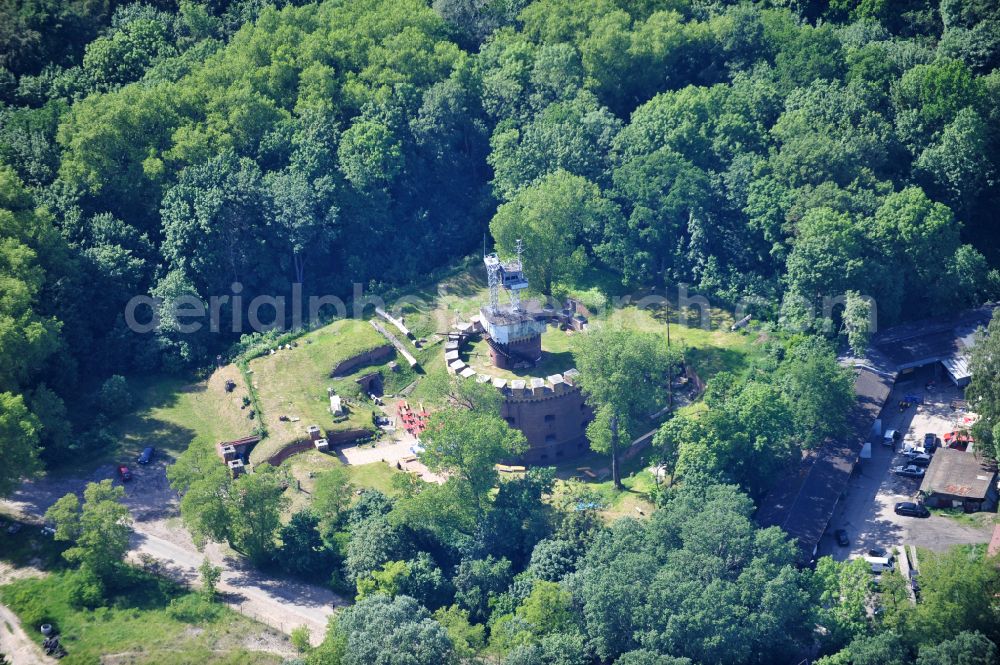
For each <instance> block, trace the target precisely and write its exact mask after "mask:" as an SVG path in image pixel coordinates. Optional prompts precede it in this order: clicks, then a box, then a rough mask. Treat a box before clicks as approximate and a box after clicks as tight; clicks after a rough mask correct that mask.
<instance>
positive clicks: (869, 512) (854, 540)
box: [818, 373, 992, 560]
mask: <svg viewBox="0 0 1000 665" xmlns="http://www.w3.org/2000/svg"><path fill="white" fill-rule="evenodd" d="M928 378H929V375H927V374H922V373H918V374H917V375H916V376H915V377H914V378H912V379H909V380H907V381H903V380H901V381H900V382H897V384H896V386H895V388H894V389H893V392H892V394H891V395H890V397H889V402H888V405H887V407H886V409H885V411H884V412H883V421H882V427H883V431H885V430H888V429H895V430H897V431H899V432H901V433H903V435H904V438H903V441H902V442H901V443H900V444H899V445H898V446H897V449H899V450H901V449H902V448H903V447H904V446H906V444H908V443H911V444H914V445H919V444H921V443H922V442H923V437H924V433H925V432H933V433H935V434H937V435H938V436H941V435H942V434H944V433H945V432H949V431H952V430H955V429H959V428H962V427H967V426H968V422H967V421H966V418H968V417H969V416H968V414H967V413H966V412H964V411H962V410H960V409H959V410H953V409H952V408H951V402H952V401H953V400H956V399H961V398H962V394H961V391H960V390H959V389H958V388H956V387H954V386H953V385H951V384H950V383H945V384H942V383H940V382H939V383H938V384H937V385H936V386H935V387H934V388H933V389H930V390H928V389H926V388H925V382H926V380H927V379H928ZM908 393H918V394H922V395H923V396H924V404H922V405H919V406H917V407H910V408H909V409H906V410H904V411H900V410H899V408H898V406H897V405H898V403H899V401H900V399H902V398H903V397H904V396H905V395H906V394H908ZM904 459H905V458H903V457H902V456H901V455H899V454H898V453H897V452H896V450H893V449H892V448H889V447H887V446H884V445H882V444H881V442H879V441H873V442H872V458H871V459H866V460H861V462H860V463H859V465H858V468H857V469H856V470H855V472H854V475H853V476H852V477H851V480H850V482H849V483H848V487H847V490H846V491H845V494H844V496H843V497H841V500H840V503H839V504H838V505H837V509H836V511H835V512H834V514H833V518H832V519H831V521H830V527H829V529H828V530H827V533H826V534H824V536H823V539H822V540H821V541H820V544H819V553H818V554H819V555H820V556H825V555H830V556H833V557H834V558H835V559H838V560H845V559H849V558H852V557H854V556H857V555H860V554H862V553H864V552H865V551H867V550H868V549H869V548H872V547H875V546H881V547H886V548H888V547H894V546H896V545H903V544H906V545H916V546H918V547H926V548H928V549H930V550H935V551H940V550H944V549H947V548H948V547H950V546H951V545H956V544H964V543H986V542H989V540H990V534H991V533H992V527H976V526H972V525H968V524H964V523H961V522H959V521H957V520H955V519H954V518H951V517H945V516H941V515H931V516H930V517H928V518H923V519H920V518H914V517H902V516H899V515H896V514H895V512H894V511H893V508H894V506H895V504H896V503H897V502H898V501H912V500H915V499H916V496H917V490H919V489H920V480H919V479H916V478H903V477H900V476H896V475H895V474H893V473H892V471H891V468H892V467H893V466H897V465H900V464H902V463H903V461H904ZM837 529H845V530H846V531H847V534H848V537H849V538H850V540H851V544H850V545H849V546H848V547H840V546H838V545H837V544H836V542H835V541H834V538H833V533H834V532H835V531H836V530H837Z"/></svg>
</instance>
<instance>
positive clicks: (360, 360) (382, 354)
mask: <svg viewBox="0 0 1000 665" xmlns="http://www.w3.org/2000/svg"><path fill="white" fill-rule="evenodd" d="M393 353H395V350H394V349H393V348H392V346H391V345H390V344H383V345H382V346H377V347H375V348H374V349H369V350H368V351H364V352H362V353H359V354H357V355H355V356H351V357H350V358H347V359H345V360H341V361H340V362H339V363H337V364H336V365H335V366H334V368H333V369H332V370H330V376H331V377H338V376H347V375H348V374H350V373H351V372H353V371H354V370H356V369H357V368H358V367H363V366H365V365H374V364H377V363H381V362H384V361H386V360H388V359H389V358H391V357H392V355H393Z"/></svg>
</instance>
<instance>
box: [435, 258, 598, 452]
mask: <svg viewBox="0 0 1000 665" xmlns="http://www.w3.org/2000/svg"><path fill="white" fill-rule="evenodd" d="M520 249H521V245H520V241H518V252H517V258H516V259H514V260H511V261H501V260H500V258H499V257H498V256H497V255H496V254H488V255H486V256H485V257H484V259H483V261H484V263H485V264H486V272H487V276H488V278H489V285H490V301H489V303H488V304H486V305H484V306H483V307H482V308H481V309H480V311H479V315H478V316H475V317H473V320H472V321H471V322H470V323H466V324H460V325H458V326H456V327H457V328H458V330H457V332H452V333H450V334H449V339H448V341H447V343H446V344H445V362H446V363H447V365H448V369H449V370H450V371H451V372H452V373H454V374H457V375H458V376H460V377H462V378H464V379H465V380H470V381H471V380H475V381H479V382H480V383H487V382H489V383H491V384H492V385H493V386H494V387H495V388H496V389H497V390H499V391H500V393H501V394H502V395H503V398H504V399H503V402H502V404H501V407H500V415H501V416H502V417H503V418H504V419H505V420H506V421H507V422H508V423H509V424H510V426H511V427H514V428H516V429H518V430H520V431H521V432H522V433H523V434H524V436H525V438H526V439H527V441H528V450H527V451H526V452H525V453H524V455H522V456H521V461H523V462H525V463H528V464H542V465H544V464H555V463H558V462H560V461H563V460H569V459H572V458H574V457H577V456H579V455H582V454H584V453H586V452H587V451H588V450H589V444H588V442H587V425H588V424H589V423H590V421H591V420H592V419H593V412H592V410H591V409H590V407H589V406H587V404H586V402H585V401H584V397H583V392H582V391H581V389H580V385H579V383H578V381H577V376H578V374H579V373H578V372H577V371H576V370H575V369H569V368H568V369H567V370H566V371H564V372H562V373H561V374H553V375H550V376H547V377H545V378H541V377H530V376H529V377H525V378H516V379H507V378H503V377H500V376H493V375H491V374H488V373H477V372H476V370H474V369H473V368H472V367H469V366H467V365H466V364H465V362H464V361H463V360H461V358H460V357H459V356H460V354H461V352H462V351H463V347H465V345H467V344H468V343H469V342H471V341H472V340H473V339H474V338H476V337H480V336H481V337H482V338H483V339H484V340H485V341H486V343H487V345H488V348H489V356H490V362H491V363H492V364H493V366H494V367H496V368H497V369H501V370H508V371H510V370H529V369H530V368H532V367H534V366H536V365H537V364H538V362H539V361H541V360H542V354H543V351H542V334H543V333H544V332H545V330H546V329H547V327H548V326H549V325H550V324H552V325H556V326H559V327H562V328H572V329H574V330H578V331H579V330H583V329H584V327H585V326H586V319H585V318H584V317H582V316H580V315H577V314H576V312H575V310H574V309H573V308H567V309H565V310H562V311H561V312H556V311H554V310H552V309H545V310H541V311H533V312H532V311H528V309H527V308H525V307H524V306H523V305H522V302H521V292H522V291H523V290H524V289H526V288H527V287H528V280H527V279H526V278H525V276H524V272H523V267H522V263H521V251H520ZM501 290H503V291H504V292H506V293H507V295H508V296H509V299H510V303H509V304H506V303H505V304H501V303H500V292H501Z"/></svg>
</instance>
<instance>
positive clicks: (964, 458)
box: [920, 448, 996, 499]
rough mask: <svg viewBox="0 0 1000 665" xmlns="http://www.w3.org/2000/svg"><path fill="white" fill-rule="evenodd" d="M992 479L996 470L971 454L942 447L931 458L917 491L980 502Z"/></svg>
mask: <svg viewBox="0 0 1000 665" xmlns="http://www.w3.org/2000/svg"><path fill="white" fill-rule="evenodd" d="M995 478H996V468H995V467H993V466H991V465H990V464H989V463H988V462H986V461H984V460H982V459H980V458H979V457H978V456H977V455H975V454H974V453H970V452H966V451H963V450H952V449H951V448H942V449H941V450H939V451H937V453H936V454H935V455H934V457H933V458H932V459H931V463H930V466H928V467H927V473H925V474H924V480H923V482H922V483H920V491H921V492H923V493H924V494H947V495H951V496H960V497H963V498H966V499H983V498H985V497H986V494H987V492H989V489H990V485H991V484H992V483H993V481H994V479H995Z"/></svg>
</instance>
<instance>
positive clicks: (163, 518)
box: [2, 458, 347, 644]
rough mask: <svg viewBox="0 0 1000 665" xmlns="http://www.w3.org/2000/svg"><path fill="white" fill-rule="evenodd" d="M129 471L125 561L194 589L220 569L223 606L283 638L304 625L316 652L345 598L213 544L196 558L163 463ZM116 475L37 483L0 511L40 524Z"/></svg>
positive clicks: (104, 472) (107, 470)
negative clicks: (66, 499) (69, 497)
mask: <svg viewBox="0 0 1000 665" xmlns="http://www.w3.org/2000/svg"><path fill="white" fill-rule="evenodd" d="M129 468H130V469H132V473H133V480H132V481H131V482H129V483H127V484H126V485H125V503H126V504H127V505H128V507H129V510H130V511H131V513H132V517H133V520H134V523H133V529H134V534H133V537H132V551H131V552H130V553H129V556H130V558H132V559H133V560H134V561H139V555H140V554H147V555H149V556H152V557H153V558H154V559H156V561H157V563H158V565H159V568H160V570H161V571H162V572H163V573H164V574H167V575H169V576H171V577H174V578H176V579H178V580H183V581H186V582H189V583H195V582H197V579H198V570H197V569H198V566H199V565H201V562H202V561H203V560H204V559H205V558H206V557H207V558H208V559H210V560H211V561H212V563H214V564H215V565H217V566H220V567H221V568H222V571H223V572H222V579H221V580H220V584H219V591H220V592H221V594H222V596H223V599H224V600H225V602H226V603H227V604H228V605H230V606H231V607H233V608H234V609H236V610H238V611H240V612H242V613H243V614H246V615H247V616H249V617H251V618H253V619H256V620H258V621H260V622H262V623H265V624H267V625H269V626H271V627H272V628H276V629H278V630H280V631H282V632H284V633H290V632H291V631H292V630H293V629H294V628H297V627H298V626H303V625H304V626H306V627H307V628H308V629H309V632H310V635H311V639H312V641H313V643H314V644H318V643H319V642H321V641H322V639H323V636H324V635H325V633H326V624H327V619H328V617H329V616H330V615H331V614H332V613H333V610H334V608H335V607H337V606H343V605H346V604H347V603H346V601H345V600H344V599H343V598H340V597H339V596H337V595H336V594H334V593H333V592H332V591H330V590H329V589H328V588H326V587H321V586H317V585H312V584H305V583H302V582H299V581H297V580H294V579H286V578H284V577H279V576H274V575H268V574H265V573H262V572H260V571H258V570H256V569H254V568H253V567H251V566H250V565H249V564H248V563H246V562H245V561H244V560H243V559H242V557H239V556H238V555H235V554H233V553H232V552H228V551H224V550H223V548H221V547H220V546H218V545H216V544H214V543H209V544H208V545H207V546H206V547H205V548H204V549H203V551H199V549H198V547H196V546H195V544H194V542H193V541H192V539H191V536H190V534H189V533H188V532H187V530H186V529H185V528H184V527H183V526H182V525H181V523H180V520H179V519H178V518H179V511H178V497H177V495H176V493H174V491H173V490H172V489H170V485H169V483H168V482H167V477H166V463H165V461H164V460H163V459H162V458H161V459H159V460H158V461H156V462H154V463H153V464H150V465H148V466H136V465H130V466H129ZM114 474H115V466H114V465H112V464H106V465H102V466H100V467H98V468H97V469H95V470H94V471H93V472H90V473H87V474H85V475H83V476H82V477H80V476H63V475H59V476H48V477H44V478H40V479H38V480H34V481H29V482H26V483H24V484H23V485H22V486H21V488H20V489H18V490H17V491H16V492H15V493H14V495H13V496H12V497H11V498H10V499H9V500H6V501H3V502H2V503H3V504H4V505H6V506H7V507H8V508H10V509H11V510H14V511H17V512H20V513H22V514H24V515H27V516H30V517H33V518H40V517H41V516H42V515H43V514H44V513H45V511H46V510H47V509H48V507H49V506H51V505H52V504H53V503H54V502H55V501H56V500H57V499H58V498H59V497H61V496H63V495H65V494H67V493H69V492H75V493H77V494H78V495H82V492H83V488H84V486H86V484H87V483H88V482H94V481H99V480H103V479H104V478H113V477H115V476H114ZM115 482H116V483H117V482H118V481H117V480H116V481H115Z"/></svg>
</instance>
